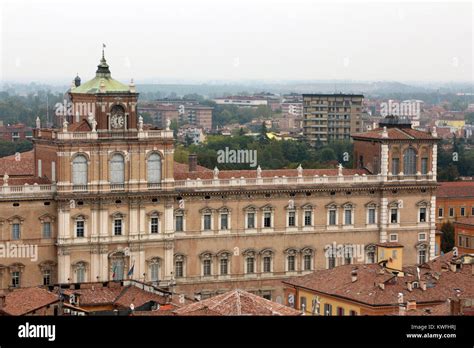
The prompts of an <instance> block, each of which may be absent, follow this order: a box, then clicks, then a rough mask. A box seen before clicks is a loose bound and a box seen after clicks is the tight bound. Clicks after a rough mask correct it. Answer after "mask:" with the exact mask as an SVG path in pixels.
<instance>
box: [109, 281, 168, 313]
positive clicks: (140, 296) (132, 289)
mask: <svg viewBox="0 0 474 348" xmlns="http://www.w3.org/2000/svg"><path fill="white" fill-rule="evenodd" d="M151 301H153V302H156V303H159V304H160V305H162V304H165V303H166V302H167V300H166V297H164V296H160V295H157V294H154V293H152V292H148V291H145V290H143V289H140V288H137V287H136V286H127V287H125V288H124V289H123V291H122V292H121V294H120V295H119V296H118V298H117V299H116V300H115V302H114V304H115V305H116V306H119V307H125V308H130V305H131V304H132V303H133V305H134V306H135V307H140V306H143V305H144V304H146V303H148V302H151Z"/></svg>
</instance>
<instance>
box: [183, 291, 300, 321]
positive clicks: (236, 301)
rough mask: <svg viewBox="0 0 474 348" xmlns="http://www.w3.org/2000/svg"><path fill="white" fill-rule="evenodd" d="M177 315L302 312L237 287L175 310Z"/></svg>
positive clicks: (283, 313)
mask: <svg viewBox="0 0 474 348" xmlns="http://www.w3.org/2000/svg"><path fill="white" fill-rule="evenodd" d="M174 313H175V314H176V315H198V316H200V315H212V316H222V315H230V316H236V315H277V316H279V315H301V312H299V311H297V310H295V309H293V308H290V307H287V306H284V305H281V304H278V303H276V302H272V301H269V300H267V299H264V298H263V297H260V296H257V295H254V294H251V293H249V292H246V291H243V290H240V289H236V290H232V291H229V292H226V293H224V294H222V295H217V296H214V297H211V298H208V299H206V300H203V301H199V302H196V303H192V304H189V305H187V306H184V307H181V308H179V309H177V310H175V311H174Z"/></svg>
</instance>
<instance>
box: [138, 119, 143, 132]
mask: <svg viewBox="0 0 474 348" xmlns="http://www.w3.org/2000/svg"><path fill="white" fill-rule="evenodd" d="M138 131H139V132H143V117H142V115H140V116H139V117H138Z"/></svg>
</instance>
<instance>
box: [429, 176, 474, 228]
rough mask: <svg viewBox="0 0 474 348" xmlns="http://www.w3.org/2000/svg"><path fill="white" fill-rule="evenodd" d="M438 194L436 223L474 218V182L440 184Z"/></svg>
mask: <svg viewBox="0 0 474 348" xmlns="http://www.w3.org/2000/svg"><path fill="white" fill-rule="evenodd" d="M439 184H440V186H439V187H438V191H437V193H436V223H437V225H438V227H440V226H441V224H442V223H444V222H448V221H450V222H455V221H458V220H459V219H462V218H465V217H474V181H472V182H469V181H467V182H466V181H463V182H459V181H458V182H440V183H439Z"/></svg>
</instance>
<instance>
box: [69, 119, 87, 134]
mask: <svg viewBox="0 0 474 348" xmlns="http://www.w3.org/2000/svg"><path fill="white" fill-rule="evenodd" d="M68 131H69V132H90V131H92V127H91V125H90V124H89V122H87V120H86V119H82V120H80V121H79V122H74V123H72V124H70V125H69V127H68Z"/></svg>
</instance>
